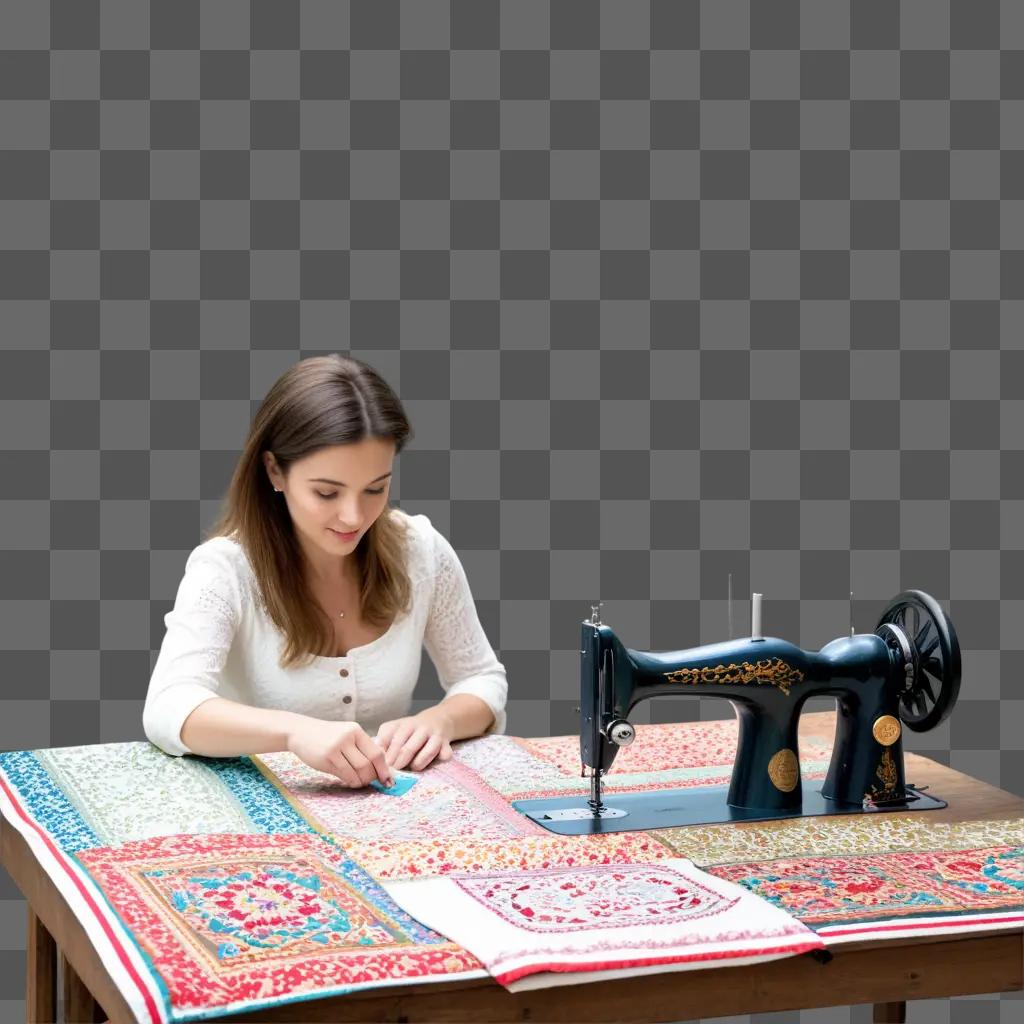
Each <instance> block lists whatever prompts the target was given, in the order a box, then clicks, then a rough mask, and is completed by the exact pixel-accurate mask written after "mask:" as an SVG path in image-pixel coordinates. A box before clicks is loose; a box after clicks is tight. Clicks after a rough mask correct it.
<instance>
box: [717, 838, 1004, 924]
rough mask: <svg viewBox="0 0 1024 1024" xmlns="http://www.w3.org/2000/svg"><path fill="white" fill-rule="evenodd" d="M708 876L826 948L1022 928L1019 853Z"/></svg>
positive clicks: (753, 867) (888, 857)
mask: <svg viewBox="0 0 1024 1024" xmlns="http://www.w3.org/2000/svg"><path fill="white" fill-rule="evenodd" d="M709 871H710V872H711V873H712V874H714V875H716V876H717V877H719V878H725V879H728V880H729V881H731V882H735V883H736V884H737V885H741V886H743V888H745V889H748V890H749V891H750V892H752V893H755V894H756V895H758V896H760V897H762V898H763V899H766V900H768V901H769V902H770V903H771V904H772V905H773V906H775V907H778V908H779V909H780V910H784V911H786V913H789V914H792V915H793V916H794V917H797V918H799V919H800V920H801V921H803V922H805V923H806V924H808V925H809V926H810V927H812V928H814V930H815V931H816V932H817V933H818V934H819V935H821V936H822V937H823V938H825V939H826V940H827V941H828V942H829V943H830V944H833V943H837V942H842V941H852V940H862V939H865V938H877V937H881V936H885V935H891V934H894V933H898V934H901V935H940V934H953V933H962V932H967V931H988V930H1003V929H1006V928H1011V929H1014V930H1019V929H1020V928H1021V927H1024V848H1021V847H1019V846H1018V847H1013V846H993V847H989V848H987V849H980V850H952V851H934V850H932V851H923V852H914V853H889V854H884V855H864V856H854V857H794V858H783V859H780V860H772V861H768V862H751V863H747V864H721V865H718V866H716V867H712V868H710V869H709Z"/></svg>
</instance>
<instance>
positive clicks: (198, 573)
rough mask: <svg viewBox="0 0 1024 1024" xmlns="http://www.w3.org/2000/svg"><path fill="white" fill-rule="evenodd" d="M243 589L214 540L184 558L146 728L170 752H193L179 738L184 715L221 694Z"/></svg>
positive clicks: (151, 738)
mask: <svg viewBox="0 0 1024 1024" xmlns="http://www.w3.org/2000/svg"><path fill="white" fill-rule="evenodd" d="M241 611H242V608H241V587H240V585H239V580H238V577H237V573H236V570H235V567H234V565H233V563H232V561H231V559H230V558H229V557H228V556H227V555H226V553H225V552H224V551H223V550H216V548H215V547H212V546H210V542H206V544H202V545H200V546H199V547H197V548H195V549H194V550H193V551H192V553H191V554H190V555H189V557H188V560H187V561H186V562H185V574H184V576H183V577H182V580H181V583H180V584H179V585H178V593H177V596H176V597H175V600H174V607H173V609H172V610H171V611H169V612H168V613H167V614H166V615H165V616H164V625H165V626H166V627H167V632H166V634H165V635H164V639H163V643H162V644H161V647H160V654H159V656H158V657H157V660H156V664H155V666H154V668H153V674H152V676H151V677H150V680H149V690H148V691H147V693H146V703H145V707H144V708H143V712H142V726H143V730H144V731H145V734H146V738H147V739H148V740H149V741H150V742H151V743H154V744H155V745H156V746H158V747H160V748H161V749H162V750H163V751H165V752H166V753H168V754H173V755H175V756H180V755H181V754H190V753H192V751H191V750H190V749H189V748H188V747H187V746H185V744H184V743H182V741H181V727H182V725H184V723H185V719H186V718H188V716H189V715H190V714H191V713H192V712H193V711H194V710H195V709H196V708H197V707H198V706H199V705H200V704H202V703H203V701H206V700H209V699H210V698H211V697H217V696H220V693H219V691H220V673H221V670H222V669H223V667H224V662H225V661H226V659H227V656H228V651H229V650H230V649H231V644H232V641H233V640H234V636H235V631H236V629H237V628H238V623H239V622H240V620H241Z"/></svg>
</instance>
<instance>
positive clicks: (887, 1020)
mask: <svg viewBox="0 0 1024 1024" xmlns="http://www.w3.org/2000/svg"><path fill="white" fill-rule="evenodd" d="M873 1020H874V1024H907V1004H906V1003H905V1002H900V1003H875V1013H874V1018H873Z"/></svg>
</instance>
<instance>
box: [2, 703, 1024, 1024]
mask: <svg viewBox="0 0 1024 1024" xmlns="http://www.w3.org/2000/svg"><path fill="white" fill-rule="evenodd" d="M834 721H835V713H834V712H820V713H815V714H807V715H804V716H803V720H802V721H801V725H800V735H801V737H802V738H804V739H810V738H812V737H825V738H827V739H830V738H831V736H832V734H833V729H834ZM906 768H907V780H908V781H909V782H911V783H913V784H914V785H928V786H930V787H931V792H932V793H934V794H935V795H936V796H939V797H941V798H942V799H943V800H945V801H947V802H948V804H949V806H948V807H947V808H944V809H943V810H938V811H918V812H915V813H918V814H927V815H928V818H929V820H930V821H967V820H977V819H992V820H997V819H1005V818H1018V817H1024V799H1022V798H1020V797H1017V796H1013V795H1012V794H1010V793H1006V792H1004V791H1003V790H1001V789H996V788H995V787H993V786H989V785H987V784H986V783H984V782H980V781H979V780H977V779H973V778H971V777H970V776H967V775H963V774H962V773H960V772H956V771H953V770H952V769H950V768H947V767H945V766H944V765H941V764H938V763H937V762H935V761H931V760H929V759H927V758H923V757H919V756H917V755H916V754H909V753H908V754H907V755H906ZM0 820H2V833H0V862H2V863H3V866H4V867H5V868H6V869H7V871H8V872H9V873H10V875H11V877H12V878H13V879H14V881H15V883H16V884H17V885H18V887H19V888H20V889H21V892H22V894H23V895H24V896H25V899H26V900H27V901H28V937H27V953H28V956H27V977H26V1018H27V1021H28V1022H29V1024H35V1022H44V1024H51V1022H53V1021H55V1019H56V1018H55V1011H56V975H57V969H56V968H57V956H58V954H59V955H60V956H61V957H62V958H63V959H62V965H63V969H64V989H63V991H64V1006H65V1019H66V1020H67V1021H75V1022H78V1021H86V1022H89V1024H92V1022H94V1021H101V1020H104V1019H106V1018H107V1017H109V1019H110V1021H111V1022H112V1024H130V1022H132V1021H133V1020H134V1018H133V1017H132V1015H131V1013H130V1011H129V1009H128V1006H127V1004H126V1003H125V1001H124V999H123V997H122V996H121V994H120V992H119V991H118V989H117V988H116V986H115V985H114V983H113V981H112V980H111V978H110V976H109V975H108V973H107V971H106V969H105V968H104V967H103V965H102V963H101V962H100V959H99V956H98V954H97V953H96V950H95V949H94V947H93V946H92V944H91V942H90V941H89V939H88V938H87V937H86V935H85V932H84V930H83V928H82V926H81V925H80V924H79V923H78V920H77V918H75V916H74V915H73V914H72V912H71V910H70V909H69V907H68V905H67V903H66V902H65V901H64V898H63V897H62V896H61V894H60V892H59V891H58V890H57V888H56V887H55V886H54V884H53V883H52V882H51V881H50V878H49V876H48V875H47V874H46V873H45V872H44V871H43V869H42V867H41V866H40V865H39V863H38V861H36V859H35V857H34V856H33V855H32V852H31V850H30V849H29V847H28V845H27V844H26V842H25V840H24V839H23V838H22V836H21V834H20V833H19V832H17V831H16V830H15V829H14V828H13V827H12V826H11V825H10V824H9V823H8V822H7V820H6V819H0ZM831 952H832V959H831V960H829V961H828V962H827V963H822V962H821V961H820V960H818V959H816V958H814V957H813V956H812V955H809V954H804V955H801V956H792V957H786V958H783V959H781V960H773V961H769V962H768V963H760V964H752V965H748V966H739V967H716V968H711V969H703V970H685V971H680V972H670V973H667V974H653V975H647V976H638V977H635V978H621V979H617V980H614V981H601V982H592V983H587V984H580V985H565V986H559V987H556V988H545V989H539V990H535V991H531V992H521V993H518V994H513V993H510V992H507V991H506V990H505V989H503V988H502V987H501V986H500V985H498V984H496V983H495V982H494V981H492V980H491V979H489V978H483V979H477V980H473V981H464V982H451V983H447V982H445V983H429V984H416V985H408V986H401V987H399V988H387V989H379V990H375V991H374V990H371V991H369V992H364V993H355V994H351V995H344V996H331V997H326V998H324V999H321V1000H311V1001H303V1002H297V1003H294V1004H292V1005H291V1006H278V1007H273V1008H271V1009H265V1010H256V1011H252V1012H249V1013H243V1014H230V1015H227V1016H223V1017H208V1018H206V1020H208V1021H225V1022H227V1021H324V1022H327V1021H392V1022H396V1024H399V1022H400V1024H407V1022H408V1024H412V1022H416V1021H467V1022H470V1021H472V1022H483V1021H531V1022H539V1021H546V1020H561V1021H567V1020H587V1021H617V1022H618V1021H638V1022H639V1021H683V1020H687V1021H689V1020H695V1019H697V1018H700V1017H718V1016H721V1015H724V1014H741V1013H762V1012H767V1011H775V1010H795V1009H807V1008H812V1007H818V1006H844V1005H852V1004H855V1003H873V1004H874V1007H875V1021H876V1022H878V1024H882V1022H898V1021H903V1020H905V1015H906V1001H907V1000H913V999H935V998H943V997H951V996H960V995H972V994H978V993H987V992H1012V991H1019V990H1021V989H1022V987H1024V930H1022V929H1021V928H1020V927H1019V926H1017V927H1016V928H1015V929H1014V930H1012V931H1011V930H1009V929H1007V931H1006V932H1000V933H993V932H987V933H984V934H976V935H965V936H962V937H959V938H948V937H938V938H934V939H932V938H928V937H925V938H915V939H898V938H897V939H885V940H873V941H869V942H863V943H852V942H851V943H844V944H843V945H842V946H840V947H838V948H837V949H834V950H832V951H831ZM101 1006H102V1008H103V1009H102V1010H101V1009H100V1007H101Z"/></svg>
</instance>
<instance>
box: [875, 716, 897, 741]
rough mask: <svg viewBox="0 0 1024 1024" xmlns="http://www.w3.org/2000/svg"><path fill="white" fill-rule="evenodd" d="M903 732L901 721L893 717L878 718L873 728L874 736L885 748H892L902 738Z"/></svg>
mask: <svg viewBox="0 0 1024 1024" xmlns="http://www.w3.org/2000/svg"><path fill="white" fill-rule="evenodd" d="M901 732H902V727H901V726H900V723H899V720H898V719H896V718H894V717H893V716H892V715H882V716H881V717H880V718H876V719H875V724H874V725H873V726H872V727H871V733H872V735H873V736H874V737H875V739H876V740H878V742H879V743H881V744H882V746H883V747H891V746H892V745H893V744H894V743H895V742H896V741H897V740H898V739H899V738H900V733H901Z"/></svg>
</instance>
